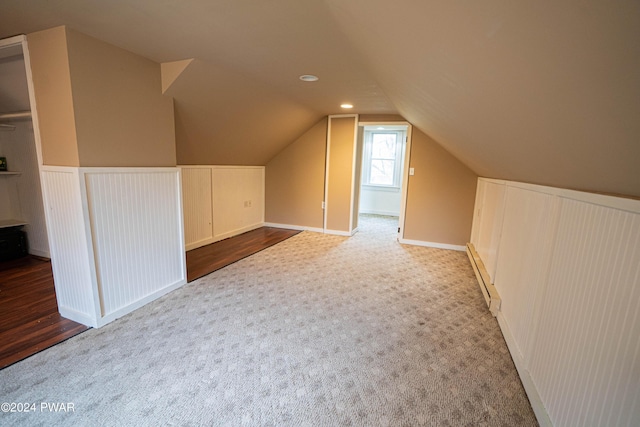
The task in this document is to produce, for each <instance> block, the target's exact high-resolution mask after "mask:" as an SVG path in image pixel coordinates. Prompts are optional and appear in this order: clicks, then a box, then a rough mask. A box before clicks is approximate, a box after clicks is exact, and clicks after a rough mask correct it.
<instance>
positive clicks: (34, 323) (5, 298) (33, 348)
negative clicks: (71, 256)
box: [0, 256, 88, 369]
mask: <svg viewBox="0 0 640 427" xmlns="http://www.w3.org/2000/svg"><path fill="white" fill-rule="evenodd" d="M87 329H88V328H87V327H86V326H84V325H81V324H79V323H76V322H74V321H72V320H69V319H65V318H64V317H62V316H60V313H58V303H57V302H56V293H55V289H54V287H53V274H52V272H51V262H50V261H49V260H43V259H39V258H36V257H32V256H27V257H24V258H20V259H17V260H12V261H6V262H2V263H0V369H2V368H5V367H7V366H9V365H11V364H13V363H15V362H17V361H19V360H22V359H24V358H26V357H29V356H31V355H32V354H35V353H37V352H39V351H41V350H44V349H45V348H48V347H51V346H52V345H55V344H57V343H59V342H62V341H64V340H66V339H67V338H70V337H72V336H74V335H77V334H79V333H80V332H83V331H85V330H87Z"/></svg>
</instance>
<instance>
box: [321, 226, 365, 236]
mask: <svg viewBox="0 0 640 427" xmlns="http://www.w3.org/2000/svg"><path fill="white" fill-rule="evenodd" d="M357 232H358V229H357V228H355V229H354V230H353V231H352V232H351V233H349V232H348V231H342V230H324V234H331V235H333V236H344V237H351V236H353V235H354V234H356V233H357Z"/></svg>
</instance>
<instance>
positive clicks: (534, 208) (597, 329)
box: [472, 178, 640, 426]
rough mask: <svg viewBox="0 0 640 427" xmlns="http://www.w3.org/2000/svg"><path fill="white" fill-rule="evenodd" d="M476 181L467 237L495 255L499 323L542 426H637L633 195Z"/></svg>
mask: <svg viewBox="0 0 640 427" xmlns="http://www.w3.org/2000/svg"><path fill="white" fill-rule="evenodd" d="M492 185H493V187H492ZM500 185H502V186H504V187H505V188H506V192H505V193H504V194H505V197H504V202H502V201H501V198H500V197H499V191H498V190H496V188H497V186H500ZM478 188H479V190H481V191H479V195H478V197H477V201H476V214H477V215H476V217H475V218H474V227H473V232H472V240H475V241H476V242H478V244H482V245H483V246H484V247H485V248H489V249H485V250H484V256H485V257H491V256H492V254H493V253H495V254H496V262H495V285H496V289H497V290H498V292H499V294H500V297H501V299H502V306H501V309H500V312H499V313H498V321H499V323H500V326H501V328H502V331H503V333H504V335H505V339H506V341H507V343H508V344H509V349H510V351H511V354H512V356H513V359H514V361H515V363H516V366H517V367H518V372H519V373H520V375H521V378H522V380H523V384H524V385H525V388H526V389H527V393H528V395H529V398H530V400H531V402H532V405H533V407H534V411H535V412H536V416H537V417H538V420H539V421H540V423H541V424H542V425H556V426H592V425H612V426H613V425H615V426H635V425H638V424H637V423H638V420H640V201H637V200H631V199H622V198H616V197H609V196H602V195H596V194H590V193H582V192H576V191H570V190H562V189H556V188H550V187H543V186H536V185H530V184H523V183H515V182H506V181H497V180H486V179H482V178H481V179H480V180H479V185H478ZM483 192H484V194H482V193H483ZM501 203H503V204H504V206H502V207H501V206H500V205H501ZM499 211H503V212H504V214H503V215H497V214H496V213H497V212H499ZM485 214H486V215H488V216H489V218H483V216H484V215H485ZM496 233H497V234H496ZM496 235H498V236H500V239H499V244H498V245H494V242H495V241H494V239H493V236H496ZM488 236H492V237H488ZM476 242H473V243H474V244H475V243H476ZM487 242H489V243H487ZM481 256H482V255H481ZM486 264H489V265H490V264H491V262H490V261H489V262H486Z"/></svg>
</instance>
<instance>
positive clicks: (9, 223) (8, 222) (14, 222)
mask: <svg viewBox="0 0 640 427" xmlns="http://www.w3.org/2000/svg"><path fill="white" fill-rule="evenodd" d="M21 225H27V222H26V221H22V220H19V219H0V228H9V227H20V226H21Z"/></svg>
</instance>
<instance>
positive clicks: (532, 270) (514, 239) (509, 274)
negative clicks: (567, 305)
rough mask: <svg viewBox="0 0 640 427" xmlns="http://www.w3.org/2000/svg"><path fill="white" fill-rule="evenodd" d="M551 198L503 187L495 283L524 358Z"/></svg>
mask: <svg viewBox="0 0 640 427" xmlns="http://www.w3.org/2000/svg"><path fill="white" fill-rule="evenodd" d="M554 206H555V204H554V198H553V196H551V195H549V194H544V193H539V192H535V191H530V190H525V189H520V188H515V187H507V189H506V194H505V207H504V219H503V224H502V233H501V239H500V244H499V248H500V256H499V257H498V259H497V263H496V275H495V283H494V284H495V287H496V289H497V290H498V293H499V295H500V298H501V300H502V304H503V305H502V313H503V315H504V317H505V318H506V319H508V323H509V328H510V330H511V333H512V334H513V335H514V338H515V341H516V343H517V346H518V351H519V352H520V353H521V357H523V358H524V360H528V359H529V356H530V352H531V347H532V343H533V335H534V332H535V321H536V320H537V317H538V312H539V308H540V307H539V305H540V304H541V299H542V296H543V295H542V292H543V291H544V283H545V279H546V273H547V271H548V263H549V259H550V257H549V249H550V248H549V246H550V245H551V243H552V241H553V236H552V233H553V231H554V221H553V217H552V211H553V208H554Z"/></svg>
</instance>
